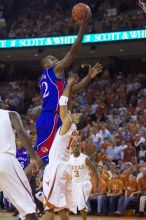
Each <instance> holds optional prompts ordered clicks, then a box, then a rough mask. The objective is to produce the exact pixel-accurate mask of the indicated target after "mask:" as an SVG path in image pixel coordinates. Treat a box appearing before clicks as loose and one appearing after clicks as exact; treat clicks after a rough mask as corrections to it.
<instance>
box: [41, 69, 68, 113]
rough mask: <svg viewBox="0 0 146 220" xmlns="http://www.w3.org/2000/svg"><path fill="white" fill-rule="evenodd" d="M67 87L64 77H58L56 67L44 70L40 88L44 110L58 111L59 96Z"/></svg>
mask: <svg viewBox="0 0 146 220" xmlns="http://www.w3.org/2000/svg"><path fill="white" fill-rule="evenodd" d="M64 87H65V80H64V77H63V78H62V79H58V78H57V77H56V76H55V73H54V67H51V68H49V69H47V70H44V71H43V74H42V77H41V80H40V89H41V94H42V98H43V105H42V112H44V111H51V112H58V110H59V104H58V102H59V98H60V96H61V95H62V92H63V90H64Z"/></svg>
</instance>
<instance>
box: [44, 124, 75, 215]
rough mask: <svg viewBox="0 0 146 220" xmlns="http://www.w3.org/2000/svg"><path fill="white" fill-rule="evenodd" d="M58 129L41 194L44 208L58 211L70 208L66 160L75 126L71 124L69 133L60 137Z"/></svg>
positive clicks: (68, 174) (69, 173) (69, 152)
mask: <svg viewBox="0 0 146 220" xmlns="http://www.w3.org/2000/svg"><path fill="white" fill-rule="evenodd" d="M60 129H61V127H60V128H59V129H58V131H57V133H56V136H55V139H54V142H53V144H52V147H51V150H50V153H49V164H48V165H47V166H46V168H45V171H44V176H43V192H44V195H45V204H44V205H45V208H46V210H47V209H50V208H54V211H56V212H57V211H60V210H62V209H64V208H70V204H71V169H70V166H69V164H68V159H69V156H70V154H71V151H70V145H71V144H72V142H73V141H74V140H75V138H76V137H77V129H76V125H75V124H72V126H71V128H70V129H69V131H68V132H67V133H66V134H64V135H60Z"/></svg>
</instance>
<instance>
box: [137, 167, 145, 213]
mask: <svg viewBox="0 0 146 220" xmlns="http://www.w3.org/2000/svg"><path fill="white" fill-rule="evenodd" d="M142 175H143V176H142V177H141V178H139V180H138V182H139V184H140V188H141V197H140V204H139V212H140V216H144V209H145V205H146V167H145V168H143V170H142Z"/></svg>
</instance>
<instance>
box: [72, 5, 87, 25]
mask: <svg viewBox="0 0 146 220" xmlns="http://www.w3.org/2000/svg"><path fill="white" fill-rule="evenodd" d="M90 15H91V9H90V8H89V6H88V5H86V4H84V3H79V4H77V5H75V6H74V7H73V9H72V18H73V19H74V20H75V21H81V20H83V19H84V18H88V17H89V16H90Z"/></svg>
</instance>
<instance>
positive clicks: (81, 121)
mask: <svg viewBox="0 0 146 220" xmlns="http://www.w3.org/2000/svg"><path fill="white" fill-rule="evenodd" d="M71 118H72V122H73V123H75V124H76V126H77V130H81V129H83V128H85V127H86V126H87V117H86V116H85V115H83V114H82V113H73V114H71Z"/></svg>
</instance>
